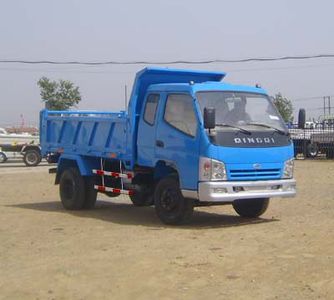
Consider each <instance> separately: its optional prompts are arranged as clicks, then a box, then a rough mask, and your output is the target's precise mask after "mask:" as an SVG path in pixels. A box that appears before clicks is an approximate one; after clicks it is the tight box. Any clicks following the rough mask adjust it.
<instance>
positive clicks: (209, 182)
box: [137, 81, 296, 217]
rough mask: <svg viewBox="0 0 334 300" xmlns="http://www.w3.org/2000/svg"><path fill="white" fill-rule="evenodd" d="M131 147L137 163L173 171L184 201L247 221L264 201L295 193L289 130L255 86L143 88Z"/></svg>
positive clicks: (210, 84) (260, 209)
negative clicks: (227, 210)
mask: <svg viewBox="0 0 334 300" xmlns="http://www.w3.org/2000/svg"><path fill="white" fill-rule="evenodd" d="M137 149H138V164H139V165H143V166H148V167H152V168H156V167H157V166H159V165H164V166H168V167H169V168H171V169H174V170H176V172H177V175H178V179H177V180H178V183H179V186H180V190H181V193H182V195H183V197H185V198H190V199H193V200H194V201H197V202H198V203H200V204H202V205H204V204H207V205H210V204H233V205H234V207H235V208H236V210H237V209H238V208H239V212H240V213H241V214H242V215H244V216H249V217H254V216H257V215H259V214H262V213H263V212H264V210H265V208H266V207H267V205H268V203H269V198H271V197H291V196H294V195H295V193H296V189H295V186H296V182H295V180H294V179H293V157H294V153H293V147H292V142H291V139H290V136H289V133H288V130H287V128H286V127H285V125H284V122H283V120H282V118H281V116H280V114H279V113H278V111H277V110H276V108H275V106H274V105H273V103H272V101H271V99H270V98H269V97H268V95H267V93H266V92H265V91H264V90H263V89H261V88H258V87H247V86H236V85H230V84H226V83H221V82H201V83H194V82H192V81H190V82H188V83H179V84H173V83H167V84H153V85H151V86H149V88H148V89H147V93H146V95H145V97H144V103H143V106H142V110H141V113H140V120H139V125H138V140H137ZM238 204H239V207H238ZM254 207H257V209H252V208H254Z"/></svg>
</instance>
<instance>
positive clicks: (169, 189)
mask: <svg viewBox="0 0 334 300" xmlns="http://www.w3.org/2000/svg"><path fill="white" fill-rule="evenodd" d="M154 203H155V211H156V213H157V215H158V217H159V218H160V220H161V221H162V222H163V223H165V224H171V225H176V224H181V223H186V222H187V221H189V220H190V219H191V217H192V214H193V211H194V201H193V200H192V199H187V198H184V197H183V195H182V193H181V190H180V187H179V182H178V180H177V179H176V178H174V177H166V178H163V179H161V180H160V182H159V183H158V185H157V187H156V189H155V193H154Z"/></svg>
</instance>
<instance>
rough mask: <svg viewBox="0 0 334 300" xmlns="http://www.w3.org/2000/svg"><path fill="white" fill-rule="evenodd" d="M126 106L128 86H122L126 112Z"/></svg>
mask: <svg viewBox="0 0 334 300" xmlns="http://www.w3.org/2000/svg"><path fill="white" fill-rule="evenodd" d="M127 106H128V86H127V85H125V86H124V110H125V111H126V109H127Z"/></svg>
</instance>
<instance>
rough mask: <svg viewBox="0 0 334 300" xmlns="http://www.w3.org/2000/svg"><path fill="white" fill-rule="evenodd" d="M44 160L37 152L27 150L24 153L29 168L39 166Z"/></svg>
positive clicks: (24, 159)
mask: <svg viewBox="0 0 334 300" xmlns="http://www.w3.org/2000/svg"><path fill="white" fill-rule="evenodd" d="M41 160H42V156H41V154H40V152H39V151H37V150H27V151H26V152H24V155H23V161H24V163H25V164H26V166H28V167H35V166H37V165H38V164H39V163H40V162H41Z"/></svg>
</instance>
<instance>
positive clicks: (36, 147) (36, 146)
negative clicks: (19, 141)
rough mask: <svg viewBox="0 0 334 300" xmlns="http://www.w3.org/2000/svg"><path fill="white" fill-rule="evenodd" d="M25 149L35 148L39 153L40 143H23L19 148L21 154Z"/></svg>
mask: <svg viewBox="0 0 334 300" xmlns="http://www.w3.org/2000/svg"><path fill="white" fill-rule="evenodd" d="M27 150H37V151H38V152H39V153H41V146H40V145H34V144H27V145H24V146H23V147H22V148H21V154H23V153H24V152H26V151H27Z"/></svg>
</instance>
